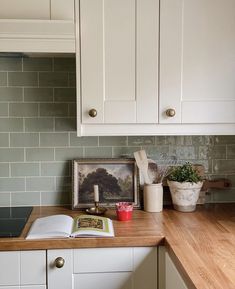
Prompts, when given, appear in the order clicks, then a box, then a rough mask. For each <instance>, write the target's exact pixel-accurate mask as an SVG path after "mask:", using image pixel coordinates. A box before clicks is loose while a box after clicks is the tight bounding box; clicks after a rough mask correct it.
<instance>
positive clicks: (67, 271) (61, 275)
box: [47, 250, 73, 289]
mask: <svg viewBox="0 0 235 289" xmlns="http://www.w3.org/2000/svg"><path fill="white" fill-rule="evenodd" d="M58 257H61V258H63V260H64V265H63V266H62V267H61V268H58V267H56V263H55V262H56V259H57V258H58ZM47 274H48V278H47V282H48V289H65V288H66V289H73V250H48V251H47Z"/></svg>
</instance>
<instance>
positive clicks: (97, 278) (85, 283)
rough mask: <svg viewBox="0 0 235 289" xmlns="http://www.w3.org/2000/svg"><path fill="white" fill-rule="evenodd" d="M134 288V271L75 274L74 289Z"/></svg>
mask: <svg viewBox="0 0 235 289" xmlns="http://www.w3.org/2000/svg"><path fill="white" fill-rule="evenodd" d="M84 288H85V289H94V288H96V289H110V288H111V289H120V288H121V289H132V288H133V287H132V273H131V272H116V273H102V274H100V273H88V274H76V275H74V289H84Z"/></svg>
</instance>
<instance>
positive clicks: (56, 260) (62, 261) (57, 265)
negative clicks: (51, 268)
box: [55, 257, 65, 268]
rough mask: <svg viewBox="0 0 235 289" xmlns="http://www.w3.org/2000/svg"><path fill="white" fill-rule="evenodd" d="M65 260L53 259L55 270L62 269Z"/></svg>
mask: <svg viewBox="0 0 235 289" xmlns="http://www.w3.org/2000/svg"><path fill="white" fill-rule="evenodd" d="M64 263H65V260H64V259H63V258H62V257H57V258H56V259H55V266H56V268H62V267H63V266H64Z"/></svg>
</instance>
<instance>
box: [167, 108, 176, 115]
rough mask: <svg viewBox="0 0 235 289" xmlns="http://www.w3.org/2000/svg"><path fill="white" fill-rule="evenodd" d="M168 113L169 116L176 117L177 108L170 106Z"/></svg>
mask: <svg viewBox="0 0 235 289" xmlns="http://www.w3.org/2000/svg"><path fill="white" fill-rule="evenodd" d="M166 115H167V116H169V117H174V116H175V110H174V109H173V108H169V109H167V110H166Z"/></svg>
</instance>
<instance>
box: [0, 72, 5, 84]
mask: <svg viewBox="0 0 235 289" xmlns="http://www.w3.org/2000/svg"><path fill="white" fill-rule="evenodd" d="M0 86H7V73H6V72H0Z"/></svg>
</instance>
